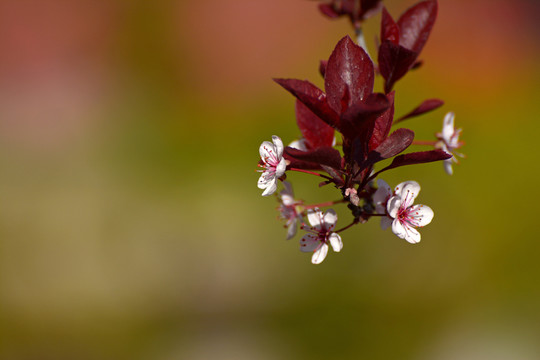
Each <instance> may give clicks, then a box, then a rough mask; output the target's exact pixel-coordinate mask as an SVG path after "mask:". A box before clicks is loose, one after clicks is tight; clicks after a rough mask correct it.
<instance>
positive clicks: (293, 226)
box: [287, 219, 297, 240]
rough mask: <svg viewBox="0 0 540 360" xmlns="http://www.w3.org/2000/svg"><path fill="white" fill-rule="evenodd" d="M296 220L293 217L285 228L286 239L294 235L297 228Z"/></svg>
mask: <svg viewBox="0 0 540 360" xmlns="http://www.w3.org/2000/svg"><path fill="white" fill-rule="evenodd" d="M296 222H297V220H296V219H293V221H291V223H290V224H289V227H288V228H287V240H290V239H292V238H293V237H294V235H296V230H297V226H296Z"/></svg>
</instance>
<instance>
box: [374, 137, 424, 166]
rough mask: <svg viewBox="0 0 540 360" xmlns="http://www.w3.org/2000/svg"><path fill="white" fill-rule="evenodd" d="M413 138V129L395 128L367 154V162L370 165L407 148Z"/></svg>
mask: <svg viewBox="0 0 540 360" xmlns="http://www.w3.org/2000/svg"><path fill="white" fill-rule="evenodd" d="M413 139H414V131H412V130H409V129H397V130H396V131H394V132H393V133H392V134H391V135H390V136H389V137H387V138H386V139H385V140H384V141H383V142H382V143H381V144H380V145H379V146H378V147H377V148H376V149H375V150H373V151H372V152H371V153H370V154H369V156H368V163H369V164H370V165H371V164H374V163H376V162H378V161H381V160H384V159H389V158H391V157H393V156H396V155H397V154H399V153H401V152H402V151H404V150H405V149H407V148H408V147H409V146H410V145H411V144H412V142H413Z"/></svg>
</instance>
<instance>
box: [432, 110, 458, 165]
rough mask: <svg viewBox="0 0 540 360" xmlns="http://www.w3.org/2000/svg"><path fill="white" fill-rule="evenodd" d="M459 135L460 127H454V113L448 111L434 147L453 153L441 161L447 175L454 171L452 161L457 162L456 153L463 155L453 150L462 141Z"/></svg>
mask: <svg viewBox="0 0 540 360" xmlns="http://www.w3.org/2000/svg"><path fill="white" fill-rule="evenodd" d="M459 135H461V129H457V130H455V129H454V113H453V112H449V113H447V114H446V116H445V117H444V120H443V128H442V132H440V133H438V134H437V138H438V139H439V141H438V142H437V144H436V145H435V147H437V148H439V149H442V150H444V151H446V152H449V153H452V155H453V156H452V157H451V158H450V159H446V160H444V163H443V164H444V170H445V171H446V173H447V174H448V175H452V174H453V173H454V171H453V169H452V163H453V162H455V163H458V160H457V158H456V155H457V156H459V157H464V155H463V154H460V153H458V152H455V150H456V149H458V148H460V147H461V146H462V145H463V143H462V142H460V141H459Z"/></svg>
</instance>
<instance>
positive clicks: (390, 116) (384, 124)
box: [369, 91, 395, 150]
mask: <svg viewBox="0 0 540 360" xmlns="http://www.w3.org/2000/svg"><path fill="white" fill-rule="evenodd" d="M394 94H395V92H394V91H392V92H391V93H389V94H388V95H387V96H386V97H387V98H388V101H389V103H390V106H389V107H388V109H387V110H386V111H385V112H383V113H382V114H381V115H379V117H377V119H376V120H375V125H374V126H373V133H372V134H371V138H370V139H369V150H373V149H375V148H376V147H377V146H379V144H380V143H381V142H382V141H383V140H384V139H386V137H387V136H388V134H389V133H390V129H391V128H392V121H394Z"/></svg>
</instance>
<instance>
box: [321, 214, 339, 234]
mask: <svg viewBox="0 0 540 360" xmlns="http://www.w3.org/2000/svg"><path fill="white" fill-rule="evenodd" d="M323 222H324V228H325V229H326V230H328V231H330V230H333V229H334V227H335V226H336V222H337V214H336V212H335V211H334V209H328V210H326V212H325V213H324V216H323Z"/></svg>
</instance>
